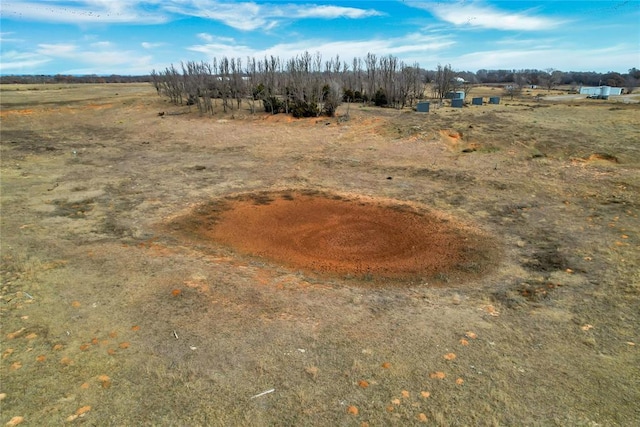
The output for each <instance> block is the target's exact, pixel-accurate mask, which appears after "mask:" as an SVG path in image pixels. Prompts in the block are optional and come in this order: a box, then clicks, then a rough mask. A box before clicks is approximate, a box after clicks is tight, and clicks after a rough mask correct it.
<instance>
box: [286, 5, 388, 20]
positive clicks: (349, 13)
mask: <svg viewBox="0 0 640 427" xmlns="http://www.w3.org/2000/svg"><path fill="white" fill-rule="evenodd" d="M290 9H291V11H292V12H293V13H292V17H294V18H324V19H335V18H350V19H361V18H368V17H370V16H379V15H382V14H381V13H380V12H378V11H376V10H374V9H357V8H354V7H341V6H315V5H311V6H291V7H290Z"/></svg>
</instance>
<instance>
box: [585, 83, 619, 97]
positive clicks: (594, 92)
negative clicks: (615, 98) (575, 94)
mask: <svg viewBox="0 0 640 427" xmlns="http://www.w3.org/2000/svg"><path fill="white" fill-rule="evenodd" d="M580 95H589V96H593V97H600V96H611V95H622V88H621V87H611V86H582V87H581V88H580Z"/></svg>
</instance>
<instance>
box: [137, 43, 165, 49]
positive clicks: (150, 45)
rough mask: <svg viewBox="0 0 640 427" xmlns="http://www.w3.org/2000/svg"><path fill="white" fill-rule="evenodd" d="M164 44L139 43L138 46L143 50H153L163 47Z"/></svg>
mask: <svg viewBox="0 0 640 427" xmlns="http://www.w3.org/2000/svg"><path fill="white" fill-rule="evenodd" d="M164 45H165V43H151V42H142V43H140V46H142V47H143V48H144V49H154V48H156V47H160V46H164Z"/></svg>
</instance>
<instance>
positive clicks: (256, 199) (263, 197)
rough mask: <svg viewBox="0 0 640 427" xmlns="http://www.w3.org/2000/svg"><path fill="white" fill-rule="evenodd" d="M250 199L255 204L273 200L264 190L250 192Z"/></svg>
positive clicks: (266, 203)
mask: <svg viewBox="0 0 640 427" xmlns="http://www.w3.org/2000/svg"><path fill="white" fill-rule="evenodd" d="M251 200H253V203H254V204H255V205H269V204H271V202H273V198H272V197H271V196H270V195H269V194H268V193H266V192H261V193H256V194H252V195H251Z"/></svg>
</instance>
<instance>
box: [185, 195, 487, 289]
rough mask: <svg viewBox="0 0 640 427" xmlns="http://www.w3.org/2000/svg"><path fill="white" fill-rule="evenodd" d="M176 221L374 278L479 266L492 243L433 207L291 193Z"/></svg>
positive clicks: (266, 252) (310, 267) (246, 248)
mask: <svg viewBox="0 0 640 427" xmlns="http://www.w3.org/2000/svg"><path fill="white" fill-rule="evenodd" d="M176 226H177V227H176ZM173 228H174V229H176V228H180V229H181V231H182V232H187V233H188V234H189V235H191V236H197V237H198V238H199V239H207V240H208V239H210V240H211V241H213V242H217V243H219V244H222V245H224V246H229V247H231V248H233V249H234V250H235V251H237V252H239V253H241V254H245V255H251V256H257V257H262V258H266V259H269V260H272V261H275V262H277V263H280V264H284V265H285V266H288V267H290V268H294V269H302V270H305V271H310V272H314V273H320V274H329V275H341V276H355V277H366V278H374V279H375V278H416V277H421V278H425V277H433V276H434V275H443V274H444V275H446V274H455V273H461V274H465V275H468V273H472V274H476V273H480V272H481V271H484V270H485V268H484V267H486V265H484V264H487V260H488V259H489V258H490V257H487V254H486V253H485V252H490V251H488V249H487V248H489V247H490V246H491V245H487V244H486V243H487V238H486V237H482V236H480V235H479V234H477V233H475V232H472V231H471V230H470V228H468V227H461V226H460V225H459V224H456V223H455V222H453V221H451V220H450V219H447V218H444V217H443V216H439V215H435V214H433V213H425V212H419V211H417V210H415V209H412V208H409V207H403V206H393V205H387V204H382V203H375V202H372V201H367V202H363V201H362V200H360V199H354V200H346V199H343V198H341V197H339V196H333V197H330V196H327V195H309V194H306V195H305V194H300V193H291V192H285V193H258V194H253V195H246V196H241V197H237V198H235V199H233V200H226V201H225V202H223V203H221V204H216V203H213V204H208V205H205V206H201V207H199V208H198V209H196V210H194V212H192V213H191V214H190V215H189V216H188V217H183V218H182V219H181V220H179V221H177V223H174V224H173Z"/></svg>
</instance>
